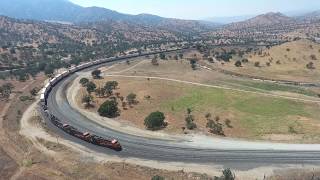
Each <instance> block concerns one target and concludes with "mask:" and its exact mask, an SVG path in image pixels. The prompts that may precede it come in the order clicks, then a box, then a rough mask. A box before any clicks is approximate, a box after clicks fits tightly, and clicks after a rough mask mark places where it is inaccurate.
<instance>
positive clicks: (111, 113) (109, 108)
mask: <svg viewBox="0 0 320 180" xmlns="http://www.w3.org/2000/svg"><path fill="white" fill-rule="evenodd" d="M98 113H99V115H100V116H103V117H108V118H114V117H117V116H118V115H119V109H118V103H117V102H116V101H114V100H111V101H110V100H107V101H106V102H104V103H103V104H102V105H101V106H100V107H99V109H98Z"/></svg>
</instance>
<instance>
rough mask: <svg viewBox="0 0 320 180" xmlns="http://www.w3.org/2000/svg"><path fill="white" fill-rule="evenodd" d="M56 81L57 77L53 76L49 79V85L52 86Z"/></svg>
mask: <svg viewBox="0 0 320 180" xmlns="http://www.w3.org/2000/svg"><path fill="white" fill-rule="evenodd" d="M57 82H58V79H57V78H56V77H54V78H52V79H51V80H50V85H51V86H54V85H56V83H57Z"/></svg>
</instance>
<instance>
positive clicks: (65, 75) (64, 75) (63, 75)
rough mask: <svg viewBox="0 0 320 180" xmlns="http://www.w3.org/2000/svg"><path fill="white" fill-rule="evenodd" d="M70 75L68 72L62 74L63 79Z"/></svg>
mask: <svg viewBox="0 0 320 180" xmlns="http://www.w3.org/2000/svg"><path fill="white" fill-rule="evenodd" d="M68 75H69V72H68V71H64V72H62V73H61V76H62V79H63V78H65V77H67V76H68Z"/></svg>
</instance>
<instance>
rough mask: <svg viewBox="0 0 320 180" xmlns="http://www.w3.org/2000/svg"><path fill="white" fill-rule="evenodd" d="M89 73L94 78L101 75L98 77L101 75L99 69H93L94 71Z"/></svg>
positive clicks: (98, 77)
mask: <svg viewBox="0 0 320 180" xmlns="http://www.w3.org/2000/svg"><path fill="white" fill-rule="evenodd" d="M91 75H92V77H93V78H94V79H100V78H101V77H100V75H101V71H100V70H98V69H97V70H94V71H92V72H91Z"/></svg>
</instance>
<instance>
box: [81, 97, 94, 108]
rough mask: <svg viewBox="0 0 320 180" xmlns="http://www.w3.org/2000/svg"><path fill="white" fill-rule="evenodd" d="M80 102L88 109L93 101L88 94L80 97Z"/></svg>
mask: <svg viewBox="0 0 320 180" xmlns="http://www.w3.org/2000/svg"><path fill="white" fill-rule="evenodd" d="M81 101H82V103H85V107H86V108H88V107H90V106H92V105H91V102H92V101H93V97H92V96H91V95H90V94H87V95H84V96H83V97H82V100H81Z"/></svg>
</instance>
